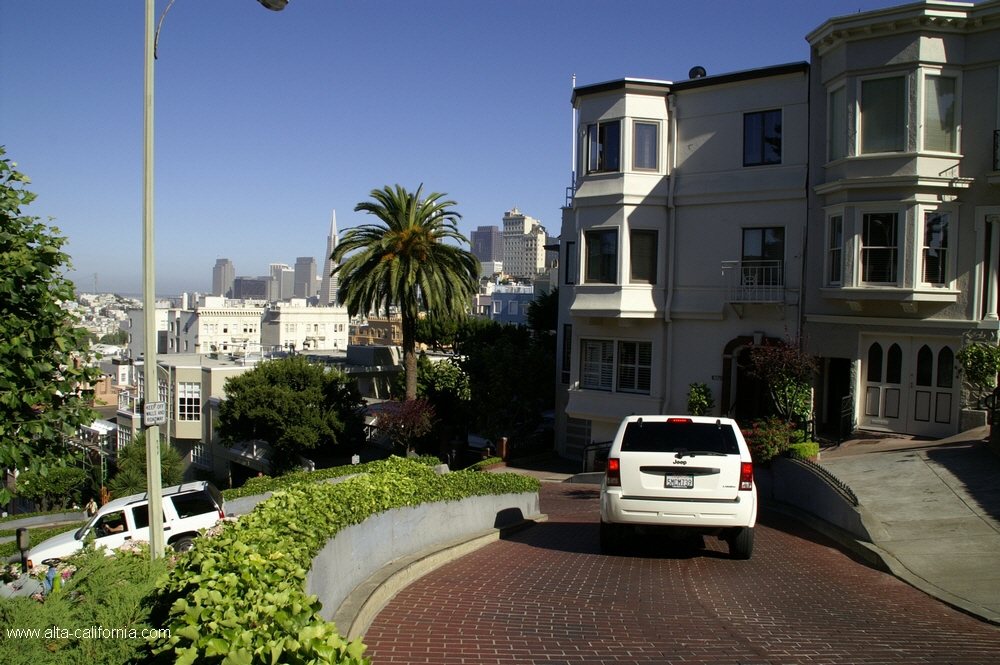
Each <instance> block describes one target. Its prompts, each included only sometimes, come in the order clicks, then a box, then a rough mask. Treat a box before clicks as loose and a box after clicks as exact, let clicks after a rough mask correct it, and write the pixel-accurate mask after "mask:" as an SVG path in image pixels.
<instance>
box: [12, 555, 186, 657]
mask: <svg viewBox="0 0 1000 665" xmlns="http://www.w3.org/2000/svg"><path fill="white" fill-rule="evenodd" d="M70 561H71V563H72V564H73V565H75V567H76V572H75V573H73V575H72V577H69V578H68V579H67V580H66V582H65V584H64V585H62V587H61V588H56V589H54V590H53V591H52V592H51V593H50V594H48V595H47V596H46V597H45V601H44V602H38V601H36V600H34V599H31V598H11V599H7V600H3V601H0V625H3V626H8V627H16V628H38V629H40V631H41V634H42V637H39V638H37V639H33V638H24V639H20V640H8V639H4V640H0V662H2V663H4V665H39V664H41V663H45V664H46V665H48V664H49V663H52V664H54V665H62V664H64V663H65V664H67V665H75V664H76V663H102V664H103V665H117V664H119V663H121V664H125V663H134V662H141V661H142V660H143V659H144V658H145V657H146V656H148V654H149V647H148V645H147V641H146V640H145V639H143V636H142V631H143V630H144V629H150V628H159V626H155V625H152V624H150V622H149V611H150V606H149V604H148V602H146V601H147V600H148V598H149V596H150V594H151V593H152V592H153V590H154V589H155V581H156V579H157V577H159V576H160V575H162V574H164V573H165V572H166V571H167V566H168V561H167V560H166V559H157V560H156V561H150V558H149V549H148V548H139V551H138V552H116V553H115V556H114V557H109V556H105V555H104V553H103V551H95V550H93V549H91V550H87V551H85V552H84V553H82V554H80V555H79V556H76V557H73V558H72V559H71V560H70ZM53 627H57V628H59V629H63V630H69V631H74V630H76V629H81V630H87V629H92V628H93V627H99V628H104V629H108V630H111V629H118V630H120V629H125V632H124V637H123V638H122V639H117V638H111V639H86V638H84V637H82V636H81V637H80V638H79V639H77V638H76V637H75V636H74V637H69V638H63V639H60V638H58V636H51V639H45V637H44V634H45V630H46V629H51V628H53ZM133 630H134V631H135V633H134V634H133V633H132V631H133Z"/></svg>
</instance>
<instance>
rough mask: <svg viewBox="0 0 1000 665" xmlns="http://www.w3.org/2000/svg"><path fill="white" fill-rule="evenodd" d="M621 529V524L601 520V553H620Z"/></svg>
mask: <svg viewBox="0 0 1000 665" xmlns="http://www.w3.org/2000/svg"><path fill="white" fill-rule="evenodd" d="M623 531H624V529H622V526H621V524H610V523H608V522H601V554H621V551H622V532H623Z"/></svg>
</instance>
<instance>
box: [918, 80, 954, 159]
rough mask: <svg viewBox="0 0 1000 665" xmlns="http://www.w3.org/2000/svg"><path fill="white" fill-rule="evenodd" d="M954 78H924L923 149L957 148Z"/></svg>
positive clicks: (943, 149) (951, 150)
mask: <svg viewBox="0 0 1000 665" xmlns="http://www.w3.org/2000/svg"><path fill="white" fill-rule="evenodd" d="M956 89H957V86H956V79H955V77H953V76H927V77H925V78H924V150H933V151H936V152H956V151H957V150H958V141H957V138H958V136H957V134H958V133H957V132H956V121H955V102H956Z"/></svg>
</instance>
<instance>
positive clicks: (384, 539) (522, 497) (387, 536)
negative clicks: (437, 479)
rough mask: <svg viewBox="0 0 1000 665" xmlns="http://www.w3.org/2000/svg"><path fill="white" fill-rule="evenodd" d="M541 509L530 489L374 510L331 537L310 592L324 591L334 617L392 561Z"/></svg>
mask: <svg viewBox="0 0 1000 665" xmlns="http://www.w3.org/2000/svg"><path fill="white" fill-rule="evenodd" d="M540 513H541V511H540V509H539V502H538V493H537V492H526V493H522V494H502V495H499V496H474V497H469V498H466V499H462V500H460V501H439V502H436V503H425V504H421V505H419V506H415V507H412V508H394V509H392V510H389V511H387V512H384V513H379V514H378V515H372V516H371V517H369V518H368V519H366V520H365V521H364V522H362V523H361V524H356V525H354V526H350V527H347V528H346V529H343V530H342V531H340V532H339V533H337V535H336V536H335V537H334V538H331V539H330V540H329V541H328V542H327V543H326V546H325V547H324V548H323V549H322V550H321V551H320V553H319V554H317V555H316V557H315V558H314V559H313V563H312V568H311V569H310V571H309V574H308V576H307V577H306V593H307V594H309V595H312V594H315V595H316V596H318V597H319V600H320V602H322V603H323V609H322V610H321V611H320V615H321V616H322V617H323V618H324V619H326V620H327V621H331V620H332V619H333V615H334V613H335V612H336V611H337V608H338V607H340V604H341V603H342V602H343V601H344V599H345V598H347V596H348V594H350V593H351V591H353V590H354V588H355V587H356V586H358V585H359V584H361V583H362V582H364V581H365V580H367V579H368V578H369V577H371V576H372V575H374V574H375V573H376V572H378V570H379V569H380V568H382V567H383V566H384V565H386V564H387V563H389V562H391V561H394V560H395V559H399V558H400V557H404V556H407V555H409V554H413V553H415V552H419V551H420V550H423V549H425V548H427V547H430V546H432V545H436V544H438V543H444V542H448V541H450V540H455V539H456V538H461V537H463V536H468V535H470V534H474V533H478V532H481V531H485V530H487V529H492V528H501V527H505V526H509V525H511V524H515V523H517V522H519V521H521V520H523V519H525V518H529V517H535V516H537V515H539V514H540Z"/></svg>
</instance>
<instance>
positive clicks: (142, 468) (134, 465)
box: [108, 434, 184, 499]
mask: <svg viewBox="0 0 1000 665" xmlns="http://www.w3.org/2000/svg"><path fill="white" fill-rule="evenodd" d="M116 466H117V468H118V470H117V471H116V472H115V475H114V477H113V478H111V480H110V481H108V489H109V490H110V491H111V496H113V497H115V498H116V499H120V498H121V497H123V496H129V495H132V494H138V493H140V492H145V491H146V489H147V486H146V435H145V434H136V436H135V438H134V439H132V441H131V442H129V443H127V444H125V445H124V446H122V448H121V450H119V451H118V462H117V464H116ZM183 479H184V460H183V459H181V454H180V453H179V452H177V449H176V448H174V447H173V446H171V445H166V444H162V443H161V445H160V485H161V486H162V487H172V486H174V485H179V484H180V483H181V481H182V480H183Z"/></svg>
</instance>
